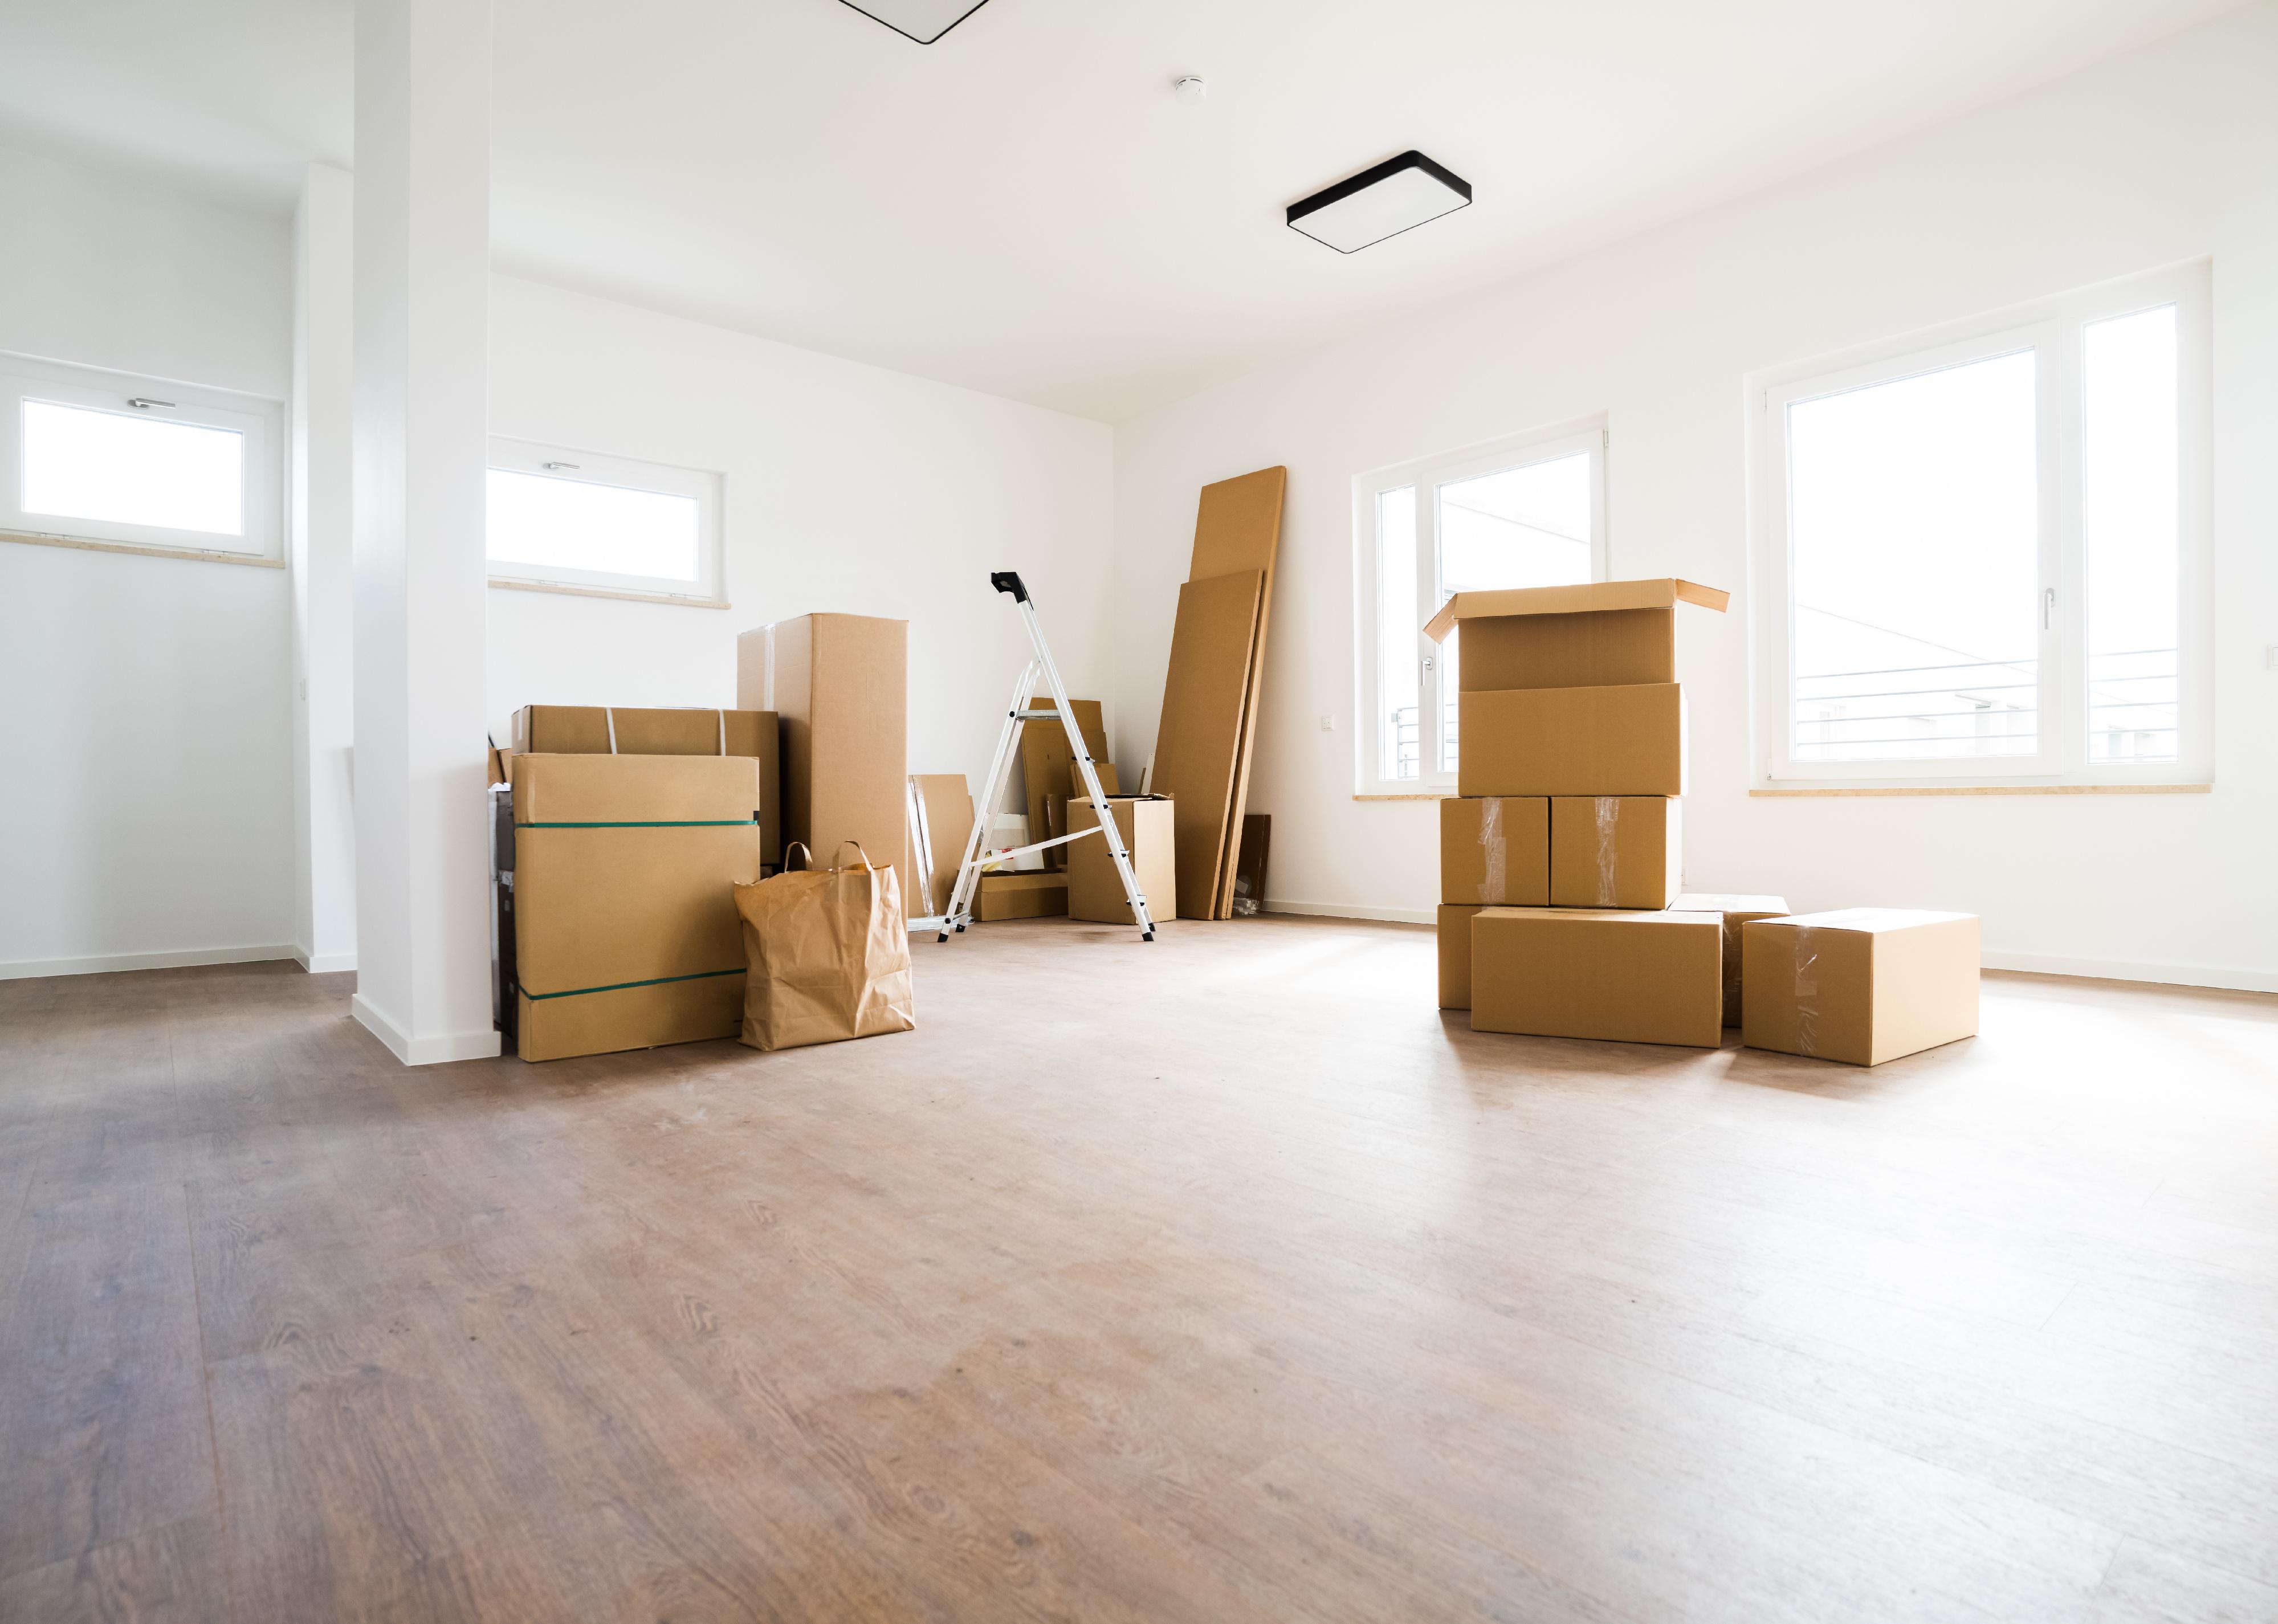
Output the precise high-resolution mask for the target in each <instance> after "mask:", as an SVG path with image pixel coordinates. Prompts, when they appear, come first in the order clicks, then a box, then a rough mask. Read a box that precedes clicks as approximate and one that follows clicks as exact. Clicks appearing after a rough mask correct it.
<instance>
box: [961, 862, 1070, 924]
mask: <svg viewBox="0 0 2278 1624" xmlns="http://www.w3.org/2000/svg"><path fill="white" fill-rule="evenodd" d="M1067 910H1068V877H1067V876H1066V874H1044V873H1031V874H983V875H982V876H981V890H980V893H979V895H977V896H975V898H974V900H973V917H974V918H975V919H978V920H980V921H982V923H983V924H989V923H993V922H994V921H996V920H998V919H1051V918H1054V917H1056V916H1058V915H1060V914H1064V913H1066V911H1067Z"/></svg>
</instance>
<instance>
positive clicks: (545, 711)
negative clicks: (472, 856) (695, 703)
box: [500, 705, 783, 864]
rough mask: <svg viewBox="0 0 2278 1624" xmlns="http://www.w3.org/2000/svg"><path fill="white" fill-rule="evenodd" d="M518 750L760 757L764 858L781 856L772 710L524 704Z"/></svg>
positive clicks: (778, 755) (778, 748)
mask: <svg viewBox="0 0 2278 1624" xmlns="http://www.w3.org/2000/svg"><path fill="white" fill-rule="evenodd" d="M514 751H515V753H516V754H522V755H528V754H532V753H537V754H544V755H556V756H749V757H750V758H751V759H753V760H754V761H756V762H758V763H759V764H760V801H759V808H758V810H759V813H760V857H761V861H763V862H766V863H769V864H776V863H780V862H782V861H783V744H782V739H781V736H780V735H779V733H778V730H777V728H776V714H775V713H774V712H773V711H767V710H758V709H753V710H742V711H703V710H656V709H650V708H636V707H633V706H629V705H524V706H523V707H522V708H521V709H520V710H518V711H516V713H514ZM510 759H511V758H508V760H509V761H510ZM500 782H505V781H504V780H501V781H500Z"/></svg>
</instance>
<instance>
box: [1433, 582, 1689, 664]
mask: <svg viewBox="0 0 2278 1624" xmlns="http://www.w3.org/2000/svg"><path fill="white" fill-rule="evenodd" d="M1730 602H1731V593H1729V592H1724V591H1719V590H1718V589H1716V587H1713V586H1701V585H1699V584H1697V583H1693V582H1691V581H1678V580H1669V579H1663V580H1655V581H1597V582H1592V583H1587V584H1585V585H1576V586H1542V587H1525V588H1518V589H1514V590H1510V591H1487V592H1458V593H1456V595H1455V596H1454V597H1453V598H1450V599H1449V600H1448V601H1447V603H1446V604H1445V605H1443V606H1441V610H1440V612H1439V613H1438V614H1435V615H1433V617H1432V620H1431V621H1430V623H1429V624H1427V625H1426V627H1425V631H1426V633H1427V634H1428V635H1429V636H1430V637H1432V638H1433V639H1434V640H1435V641H1437V642H1441V643H1444V642H1446V641H1447V640H1448V638H1449V636H1450V635H1451V634H1452V633H1454V632H1456V630H1457V629H1459V628H1460V629H1461V631H1462V634H1463V635H1462V637H1461V638H1460V639H1459V640H1458V645H1457V659H1456V687H1457V688H1458V689H1459V690H1466V691H1468V690H1489V689H1502V688H1602V687H1611V686H1616V685H1618V684H1624V683H1632V682H1675V681H1676V680H1677V606H1678V604H1680V603H1690V604H1698V605H1700V606H1701V607H1703V608H1706V609H1713V610H1716V612H1717V613H1719V614H1722V613H1723V612H1724V607H1725V606H1726V605H1727V604H1728V603H1730Z"/></svg>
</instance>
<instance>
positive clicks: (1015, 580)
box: [989, 569, 1028, 603]
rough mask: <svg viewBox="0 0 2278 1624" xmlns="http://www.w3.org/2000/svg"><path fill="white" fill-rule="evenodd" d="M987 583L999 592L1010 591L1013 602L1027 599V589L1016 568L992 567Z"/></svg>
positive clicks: (1021, 601) (1026, 600) (1023, 601)
mask: <svg viewBox="0 0 2278 1624" xmlns="http://www.w3.org/2000/svg"><path fill="white" fill-rule="evenodd" d="M989 584H990V585H991V586H993V587H995V588H996V589H997V590H998V591H1000V592H1010V593H1012V594H1013V602H1014V603H1026V602H1028V588H1027V587H1025V586H1022V585H1021V575H1020V572H1019V571H1018V570H1014V569H992V570H990V572H989Z"/></svg>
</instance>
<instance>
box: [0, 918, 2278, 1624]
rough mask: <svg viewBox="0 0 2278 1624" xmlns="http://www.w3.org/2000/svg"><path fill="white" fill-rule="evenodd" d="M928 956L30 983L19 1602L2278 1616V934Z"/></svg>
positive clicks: (1155, 948) (661, 1616)
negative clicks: (1803, 992)
mask: <svg viewBox="0 0 2278 1624" xmlns="http://www.w3.org/2000/svg"><path fill="white" fill-rule="evenodd" d="M917 951H918V955H919V958H918V1015H919V1019H920V1023H921V1024H920V1026H919V1028H918V1030H917V1031H915V1032H913V1033H908V1034H906V1035H898V1036H894V1037H888V1038H881V1039H875V1040H872V1041H866V1042H861V1043H853V1044H844V1045H838V1046H836V1047H833V1048H822V1049H807V1050H801V1051H797V1052H792V1053H786V1054H780V1055H774V1056H763V1055H759V1054H756V1053H753V1052H752V1051H750V1050H746V1049H743V1048H739V1047H738V1046H736V1045H734V1044H730V1043H712V1044H701V1045H694V1046H690V1047H685V1048H676V1049H669V1050H656V1051H652V1052H649V1053H646V1054H640V1055H632V1056H610V1057H604V1058H598V1059H592V1060H580V1061H565V1062H560V1063H556V1064H551V1065H546V1066H525V1065H523V1064H520V1063H518V1062H516V1061H512V1060H506V1061H498V1062H481V1063H473V1064H462V1065H455V1066H442V1067H434V1068H430V1069H426V1070H421V1071H406V1070H403V1069H401V1068H400V1067H398V1066H396V1065H395V1064H394V1062H393V1061H392V1060H390V1059H389V1057H388V1056H386V1053H385V1052H384V1051H383V1050H382V1049H381V1048H379V1046H378V1044H377V1043H376V1042H375V1041H372V1040H371V1038H370V1037H369V1036H368V1035H366V1034H365V1033H363V1031H362V1030H361V1029H360V1028H358V1027H357V1026H356V1025H354V1024H353V1023H352V1022H351V1021H350V1019H349V1018H348V978H345V977H339V976H314V977H312V976H306V975H303V974H302V973H301V972H299V971H297V970H295V969H294V968H292V967H290V966H278V965H250V966H241V967H231V968H216V969H203V970H180V971H157V972H142V973H135V974H126V975H106V976H88V977H81V978H70V979H57V980H38V981H17V982H11V983H4V984H0V1619H4V1620H10V1621H11V1624H12V1621H14V1620H50V1619H56V1620H62V1619H72V1620H81V1619H86V1620H93V1619H103V1620H111V1619H165V1620H208V1619H216V1620H218V1619H237V1620H246V1621H247V1624H271V1621H275V1620H294V1621H297V1620H336V1619H338V1620H347V1619H355V1620H363V1619H371V1620H458V1619H512V1620H730V1619H768V1620H775V1619H785V1620H791V1619H797V1620H858V1619H860V1620H868V1619H927V1620H1030V1619H1069V1620H1119V1619H1130V1620H1212V1621H1213V1624H1216V1621H1221V1620H1251V1619H1256V1620H1438V1619H1473V1618H1478V1619H1501V1620H1549V1621H1558V1620H1664V1619H1685V1620H1747V1621H1748V1624H1766V1621H1768V1620H1798V1621H1804V1620H1809V1621H1811V1624H1825V1621H1828V1620H1895V1619H1906V1620H2036V1621H2037V1620H2099V1621H2102V1624H2121V1621H2122V1620H2128V1621H2140V1620H2193V1621H2197V1620H2232V1621H2236V1620H2273V1619H2278V1176H2274V1164H2278V999H2270V998H2260V997H2254V996H2250V995H2222V994H2194V993H2183V992H2173V991H2158V990H2152V989H2149V988H2141V987H2116V986H2113V985H2110V984H2098V983H2087V982H2067V981H2060V980H2043V979H2036V978H2027V977H1990V978H1989V979H1988V980H1987V983H1986V1002H1985V1025H1984V1036H1982V1037H1981V1038H1979V1039H1977V1040H1976V1041H1973V1042H1970V1043H1966V1044H1961V1045H1958V1046H1955V1047H1953V1048H1947V1049H1945V1050H1941V1051H1938V1052H1937V1053H1934V1054H1930V1055H1927V1056H1917V1057H1915V1058H1914V1059H1911V1060H1907V1061H1902V1062H1900V1063H1898V1064H1892V1065H1890V1066H1886V1067H1884V1068H1882V1069H1881V1070H1878V1071H1871V1072H1869V1071H1854V1070H1851V1069H1848V1068H1845V1067H1839V1066H1831V1065H1824V1064H1816V1063H1812V1062H1808V1061H1802V1060H1793V1059H1789V1058H1785V1057H1783V1056H1772V1055H1762V1054H1757V1053H1754V1052H1752V1051H1743V1050H1740V1049H1737V1048H1728V1049H1726V1050H1724V1051H1723V1052H1721V1053H1714V1054H1704V1053H1700V1052H1696V1051H1687V1050H1678V1049H1665V1048H1632V1047H1611V1046H1603V1045H1593V1044H1585V1043H1576V1042H1562V1041H1539V1040H1528V1039H1515V1038H1493V1037H1486V1036H1475V1035H1474V1034H1473V1033H1472V1032H1471V1031H1470V1030H1469V1029H1468V1027H1467V1026H1466V1025H1464V1020H1463V1018H1461V1017H1460V1016H1459V1017H1456V1018H1452V1019H1450V1018H1442V1017H1441V1015H1439V1014H1438V1013H1437V1012H1436V1011H1434V1010H1433V1009H1431V1008H1430V1003H1431V990H1432V987H1433V972H1432V941H1431V937H1430V934H1428V933H1427V932H1426V931H1422V930H1418V929H1413V928H1408V927H1403V926H1360V925H1350V924H1343V923H1332V922H1328V921H1318V920H1313V921H1309V920H1299V919H1265V920H1251V921H1242V922H1236V923H1232V924H1225V925H1216V926H1208V925H1191V924H1188V925H1175V926H1166V929H1165V930H1164V933H1163V939H1162V940H1161V941H1159V942H1156V943H1155V944H1153V945H1151V946H1142V945H1140V944H1139V943H1137V942H1135V940H1133V939H1132V938H1131V937H1130V936H1129V935H1128V934H1124V933H1120V932H1112V931H1107V930H1105V929H1097V928H1092V927H1086V926H1071V925H1069V924H1067V923H1066V921H1036V922H1031V923H1024V924H1020V925H1012V926H983V927H980V928H978V929H976V930H975V931H974V932H973V933H971V934H969V935H967V937H965V938H963V939H960V940H959V942H955V943H953V944H952V945H951V946H949V947H947V948H938V947H936V946H935V945H933V944H932V943H930V942H921V943H920V944H919V946H918V949H917Z"/></svg>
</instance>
